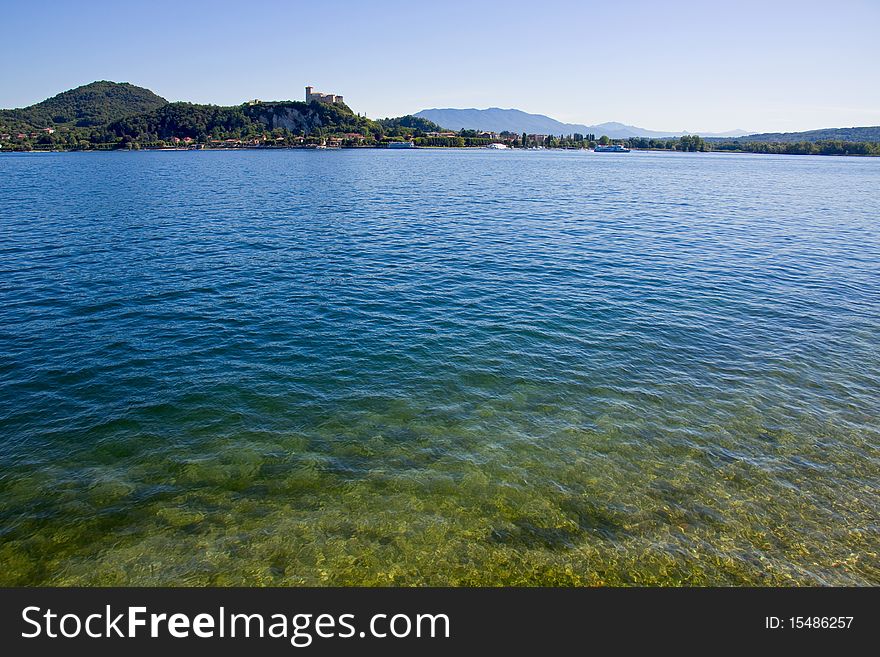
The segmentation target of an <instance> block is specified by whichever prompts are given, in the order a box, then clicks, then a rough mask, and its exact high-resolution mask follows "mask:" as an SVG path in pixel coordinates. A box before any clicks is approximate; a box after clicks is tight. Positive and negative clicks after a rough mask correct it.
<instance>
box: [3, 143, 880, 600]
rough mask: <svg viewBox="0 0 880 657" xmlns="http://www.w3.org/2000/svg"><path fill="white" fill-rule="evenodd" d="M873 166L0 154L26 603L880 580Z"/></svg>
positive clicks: (8, 458) (477, 157)
mask: <svg viewBox="0 0 880 657" xmlns="http://www.w3.org/2000/svg"><path fill="white" fill-rule="evenodd" d="M878 190H880V159H856V158H821V157H791V156H789V157H786V156H781V157H774V156H748V155H742V156H739V155H713V154H694V155H688V154H659V153H657V154H655V153H631V154H629V155H614V154H609V155H595V154H590V153H575V152H529V153H521V152H518V153H513V152H511V153H504V152H487V151H446V150H438V151H426V150H423V151H412V152H408V151H407V152H403V151H374V150H370V151H338V152H302V151H273V152H262V151H246V152H171V153H162V152H154V153H131V154H127V153H103V154H102V153H91V154H88V153H85V154H76V153H73V154H42V155H6V156H2V157H0V564H2V568H0V583H2V584H224V585H225V584H254V585H283V584H393V585H414V584H439V585H446V584H451V585H476V584H490V585H494V584H514V585H518V584H548V585H571V584H574V585H581V584H586V585H591V584H611V585H616V584H809V585H816V584H862V585H864V584H874V585H877V584H880V556H878V550H880V518H878V508H880V494H878V485H880V424H878V423H880V420H878V418H880V194H878Z"/></svg>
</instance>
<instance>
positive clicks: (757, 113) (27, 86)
mask: <svg viewBox="0 0 880 657" xmlns="http://www.w3.org/2000/svg"><path fill="white" fill-rule="evenodd" d="M0 10H2V11H0V21H2V24H3V25H2V30H3V31H2V34H3V36H2V38H0V61H2V62H3V65H2V68H0V107H7V108H8V107H21V106H25V105H29V104H31V103H34V102H37V101H39V100H42V99H44V98H46V97H48V96H51V95H54V94H55V93H58V92H59V91H62V90H65V89H69V88H72V87H75V86H77V85H80V84H84V83H87V82H91V81H93V80H101V79H106V80H115V81H118V82H132V83H134V84H138V85H142V86H145V87H149V88H150V89H152V90H153V91H155V92H156V93H158V94H160V95H162V96H164V97H165V98H168V99H169V100H191V101H194V102H204V103H218V104H237V103H240V102H242V101H244V100H246V99H249V98H262V99H265V100H281V99H295V100H299V99H300V98H301V97H302V94H303V86H304V85H306V84H312V85H314V86H315V87H316V89H317V90H321V91H329V92H336V93H341V94H344V95H345V98H346V102H347V103H348V104H349V105H350V106H351V107H352V108H353V109H354V110H356V111H359V112H362V113H366V114H367V115H368V116H371V117H380V118H381V117H385V116H399V115H402V114H407V113H412V112H416V111H418V110H420V109H424V108H429V107H490V106H497V107H516V108H519V109H522V110H525V111H529V112H536V113H541V114H547V115H550V116H553V117H554V118H557V119H560V120H563V121H570V122H578V123H588V124H590V123H599V122H603V121H621V122H624V123H629V124H634V125H638V126H641V127H645V128H652V129H659V130H683V129H687V130H690V131H704V132H706V131H723V130H729V129H733V128H745V129H748V130H755V131H763V130H774V131H775V130H806V129H810V128H819V127H841V126H851V125H880V37H878V27H880V0H837V1H835V2H811V1H810V0H803V1H801V2H788V1H776V0H762V1H760V2H755V1H753V0H744V1H741V2H720V1H715V0H706V1H704V2H696V1H679V2H674V1H673V2H638V1H632V2H631V1H627V0H619V1H617V2H607V0H606V1H605V2H589V1H585V0H580V1H578V0H541V1H535V2H519V1H501V0H485V1H484V0H469V1H467V2H437V3H433V2H420V1H418V0H408V1H407V2H397V1H372V0H360V1H358V2H353V1H342V0H338V1H333V0H327V1H324V0H310V1H309V2H300V1H295V0H289V1H286V2H285V1H280V0H259V1H258V2H244V1H239V2H231V1H228V0H213V1H211V2H207V1H194V2H189V1H187V0H177V1H175V2H167V1H166V0H150V1H149V2H144V1H140V0H117V1H115V2H109V1H106V0H90V1H89V2H74V1H72V0H69V1H66V2H64V1H58V0H55V1H49V0H2V2H0Z"/></svg>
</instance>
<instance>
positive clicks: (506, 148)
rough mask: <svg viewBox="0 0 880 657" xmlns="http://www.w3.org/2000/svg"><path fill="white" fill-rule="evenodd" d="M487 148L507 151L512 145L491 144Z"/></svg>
mask: <svg viewBox="0 0 880 657" xmlns="http://www.w3.org/2000/svg"><path fill="white" fill-rule="evenodd" d="M486 148H491V149H492V150H493V151H506V150H508V149H509V148H510V147H509V146H508V145H507V144H497V143H496V144H489V145H488V146H486Z"/></svg>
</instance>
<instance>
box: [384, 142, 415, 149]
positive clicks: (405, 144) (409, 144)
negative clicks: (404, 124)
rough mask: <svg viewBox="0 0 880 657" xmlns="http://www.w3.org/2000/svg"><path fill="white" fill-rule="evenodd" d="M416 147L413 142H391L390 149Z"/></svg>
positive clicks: (389, 143)
mask: <svg viewBox="0 0 880 657" xmlns="http://www.w3.org/2000/svg"><path fill="white" fill-rule="evenodd" d="M415 147H416V145H415V144H414V143H413V142H411V141H389V142H388V148H415Z"/></svg>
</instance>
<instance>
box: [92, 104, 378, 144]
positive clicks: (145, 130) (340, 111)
mask: <svg viewBox="0 0 880 657" xmlns="http://www.w3.org/2000/svg"><path fill="white" fill-rule="evenodd" d="M273 130H274V131H283V132H287V133H291V134H298V135H315V134H331V133H355V132H357V133H359V134H362V135H365V136H371V135H373V134H374V133H375V134H376V136H377V137H378V136H380V135H381V134H382V133H383V130H382V128H381V127H380V126H379V125H378V124H377V123H376V122H374V121H371V120H370V119H367V118H365V117H361V116H358V115H356V114H355V113H354V112H352V111H351V110H350V109H349V108H348V107H346V106H345V105H330V104H327V103H320V102H317V101H313V102H311V103H304V102H296V101H284V102H276V103H260V104H257V105H235V106H232V107H223V106H219V105H196V104H192V103H169V104H166V105H163V106H162V107H159V108H157V109H154V110H152V111H150V112H145V113H143V114H136V115H133V116H128V117H125V118H122V119H119V120H118V121H114V122H112V123H110V124H108V125H107V126H105V127H103V128H100V129H98V130H97V131H96V132H97V133H101V134H100V135H99V138H100V141H104V142H112V141H115V140H117V139H122V140H125V141H136V142H154V141H159V140H168V139H173V138H175V137H177V138H180V139H183V138H186V137H189V138H191V139H194V140H197V141H203V140H205V139H208V138H212V137H213V138H220V137H222V138H224V139H226V138H235V139H243V138H249V137H255V136H258V135H262V134H264V133H265V132H266V131H273Z"/></svg>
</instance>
